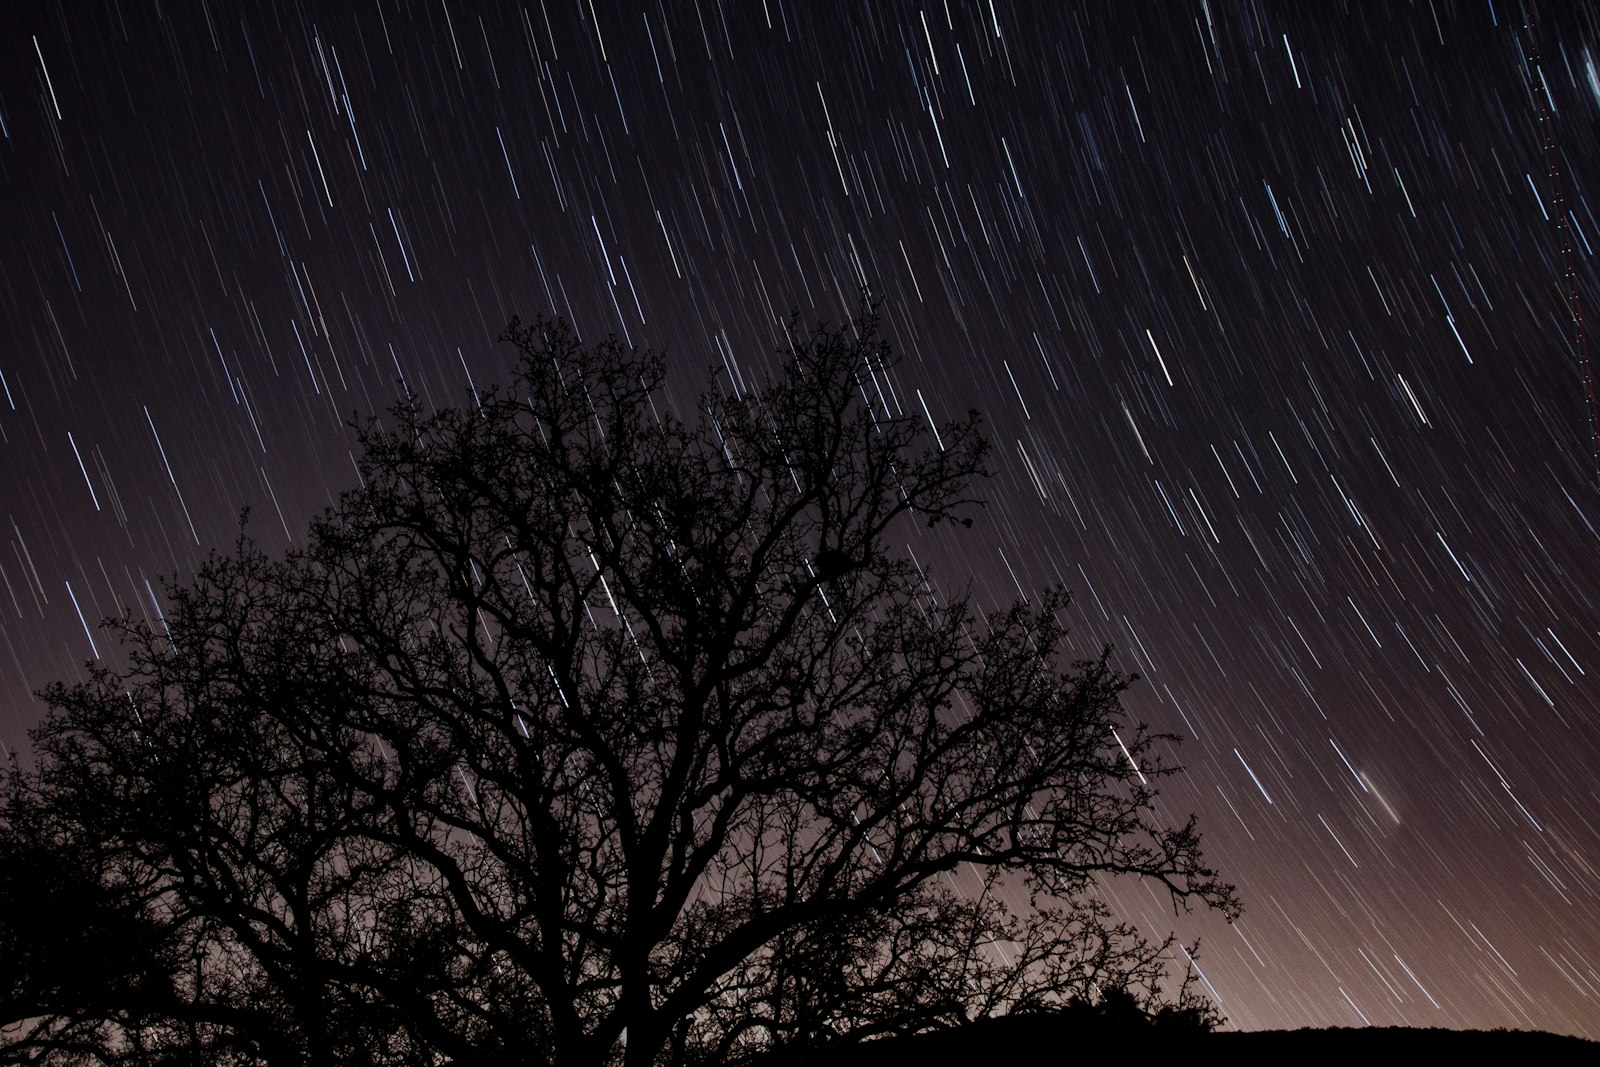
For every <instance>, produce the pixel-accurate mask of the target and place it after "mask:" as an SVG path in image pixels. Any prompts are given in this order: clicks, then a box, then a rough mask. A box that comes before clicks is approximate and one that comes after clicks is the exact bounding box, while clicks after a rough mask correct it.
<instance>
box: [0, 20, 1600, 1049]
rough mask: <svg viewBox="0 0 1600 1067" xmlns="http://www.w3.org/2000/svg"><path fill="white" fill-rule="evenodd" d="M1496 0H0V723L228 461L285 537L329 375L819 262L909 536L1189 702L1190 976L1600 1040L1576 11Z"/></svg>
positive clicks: (736, 354)
mask: <svg viewBox="0 0 1600 1067" xmlns="http://www.w3.org/2000/svg"><path fill="white" fill-rule="evenodd" d="M1537 14H1538V17H1537V21H1536V24H1535V25H1534V26H1533V27H1531V29H1530V27H1529V26H1527V25H1526V24H1525V21H1524V18H1523V17H1522V15H1521V13H1520V12H1519V11H1518V9H1517V8H1516V6H1515V5H1514V4H1510V3H1506V2H1505V0H1494V2H1492V3H1491V2H1489V0H1472V2H1470V3H1462V4H1450V3H1443V2H1439V0H1420V2H1418V3H1414V4H1400V3H1395V4H1377V3H1371V4H1367V3H1362V4H1353V5H1349V6H1341V5H1336V4H1333V3H1327V4H1324V3H1306V4H1297V5H1290V4H1279V3H1242V4H1241V3H1229V2H1226V0H1219V2H1200V3H1180V2H1177V0H1173V2H1171V3H1165V2H1164V3H1152V4H1145V5H1138V4H1133V3H1121V2H1111V3H1107V4H1104V5H1080V4H1073V3H1066V2H1059V3H1058V2H1043V3H1038V4H1016V3H1012V2H1009V0H1005V2H1003V0H993V2H991V0H980V2H978V3H964V2H963V3H958V2H956V0H949V2H948V3H947V2H945V0H928V2H926V3H923V4H921V5H918V4H913V3H888V2H883V3H879V2H867V3H862V4H849V5H846V4H834V3H820V2H811V0H804V2H797V0H720V2H718V0H697V2H696V0H663V2H656V3H647V4H643V5H636V4H632V3H616V2H614V0H592V2H591V0H544V2H543V3H540V2H531V3H528V4H526V5H518V4H515V3H510V2H507V3H493V4H481V5H480V4H472V3H467V2H465V0H427V2H423V0H418V2H415V3H411V2H395V0H360V2H357V0H351V2H349V3H330V4H327V5H326V6H321V5H315V4H296V3H289V2H284V3H279V4H247V5H243V6H241V5H238V4H234V3H229V2H223V0H209V2H204V3H203V2H199V0H196V2H192V3H191V2H183V3H171V4H165V3H163V4H156V3H146V2H142V0H126V2H123V3H121V4H120V5H117V4H101V3H91V2H87V0H71V2H63V3H60V4H55V5H40V4H28V3H7V4H6V5H5V6H4V8H3V10H0V384H3V391H0V512H3V516H0V517H3V520H4V525H3V527H0V540H3V541H4V542H5V544H4V547H3V549H0V577H3V578H4V589H3V591H0V644H3V649H0V739H3V740H4V741H5V743H6V744H7V745H8V746H10V747H13V748H15V747H17V746H19V745H24V744H25V734H26V730H27V728H28V727H29V726H30V725H31V724H32V723H34V722H35V721H37V719H38V717H39V716H40V715H41V714H42V712H43V708H42V706H41V705H40V704H39V703H38V702H37V701H36V700H35V699H34V698H33V697H32V696H31V695H30V694H31V692H32V691H33V690H34V689H36V688H38V687H40V686H41V685H43V684H44V683H45V682H47V681H49V680H51V679H53V678H70V677H74V676H80V675H81V674H82V672H83V669H84V663H85V661H88V660H92V659H94V658H96V657H103V658H104V659H105V661H106V662H108V663H110V664H112V665H116V664H118V663H120V662H122V661H121V660H120V659H119V653H118V652H117V650H116V648H115V646H114V645H113V644H112V643H111V641H110V639H109V638H108V636H107V635H105V634H104V633H103V632H101V631H99V630H98V629H97V628H96V627H95V620H96V619H99V618H102V617H104V616H107V615H110V614H114V613H116V612H119V611H121V610H123V608H124V607H126V608H127V610H130V611H132V612H133V613H135V614H136V615H138V614H141V613H142V614H147V615H153V614H154V612H155V609H156V606H157V603H158V602H159V600H160V592H159V590H160V581H161V578H162V577H163V576H169V575H172V574H174V573H176V574H178V575H180V576H182V575H186V574H189V573H192V570H193V568H194V567H195V565H196V564H197V562H199V561H200V560H202V559H203V558H204V557H205V556H206V554H207V553H209V552H210V551H212V550H213V549H214V548H218V547H225V546H226V545H228V544H229V543H231V541H232V539H233V537H234V536H235V534H236V531H237V521H238V515H239V512H240V509H241V507H243V506H245V505H249V506H250V507H251V508H252V516H251V520H250V529H251V531H252V532H253V534H254V535H255V536H256V537H257V538H258V539H259V540H260V541H261V542H262V543H263V544H264V545H265V546H267V547H268V548H270V549H273V550H277V549H281V548H283V547H286V546H288V545H290V544H291V543H298V540H299V538H300V536H301V533H302V531H303V530H304V528H305V523H306V521H307V520H308V519H309V518H310V517H311V516H312V515H314V514H315V513H316V512H317V511H318V510H319V509H321V508H323V507H325V506H326V505H327V504H329V503H330V502H331V500H332V499H333V497H334V496H335V495H336V494H337V493H338V492H339V491H340V490H342V489H344V488H347V487H349V486H350V485H352V484H353V483H354V481H355V468H354V464H353V459H352V449H353V448H354V444H353V437H352V434H351V432H350V430H349V429H348V428H347V425H346V424H347V423H348V422H349V421H350V420H351V419H353V418H365V417H366V416H368V415H369V414H376V413H381V412H383V411H385V410H386V409H387V408H388V407H389V405H391V404H392V403H394V402H395V401H396V400H397V399H398V398H399V397H401V396H402V395H403V393H404V392H405V391H406V390H408V389H409V390H411V391H413V392H414V393H415V394H417V395H418V396H419V397H420V398H421V400H422V403H423V404H424V405H427V406H433V405H443V404H454V403H462V402H470V395H471V394H470V391H471V389H472V388H474V387H476V388H478V389H482V388H484V387H485V386H486V385H488V384H489V383H492V382H496V381H502V380H504V379H505V378H506V376H507V371H508V368H509V366H510V363H511V360H512V358H513V353H512V352H511V351H510V350H509V349H507V348H506V347H503V346H502V347H497V346H496V345H495V344H494V339H495V338H496V337H497V336H498V335H499V334H500V332H501V331H502V329H503V328H504V327H505V324H506V322H507V320H508V319H509V318H510V317H511V315H513V314H514V313H520V314H522V315H523V316H524V317H531V316H533V315H535V314H539V313H545V314H560V315H562V316H565V317H567V318H568V319H569V321H571V322H572V323H573V324H574V325H575V326H576V327H577V329H578V330H579V331H580V333H581V334H582V336H583V337H584V338H585V339H586V340H597V339H600V338H602V337H604V336H605V335H606V334H608V333H615V334H616V335H618V336H619V337H622V338H623V339H625V340H627V341H630V342H632V343H635V344H639V345H648V346H651V347H655V348H657V349H664V350H665V351H666V352H667V353H668V356H669V364H670V366H671V367H672V368H673V374H674V383H675V386H674V387H675V389H677V390H680V391H681V393H682V396H684V397H688V396H691V395H692V394H693V392H694V390H695V389H697V388H698V387H700V386H701V385H702V384H703V382H704V380H705V374H706V371H707V368H708V367H717V368H721V369H722V373H723V374H724V375H730V374H736V375H745V376H757V377H759V376H760V375H761V374H763V373H768V372H769V371H770V370H771V369H773V368H775V367H776V365H777V359H776V357H775V355H774V353H775V351H776V350H777V348H778V347H779V345H780V343H781V337H782V331H781V329H780V323H781V322H782V320H784V319H785V318H786V317H787V316H788V314H789V312H790V311H792V310H797V311H799V312H800V314H801V315H802V317H803V318H804V319H806V320H807V321H816V320H818V319H822V320H828V321H832V322H838V321H840V320H841V319H842V318H844V317H846V316H847V315H848V314H850V313H851V312H852V310H853V309H854V307H855V305H856V302H857V295H858V292H859V290H860V288H861V286H862V285H863V284H866V285H869V286H870V288H871V291H872V293H873V294H874V296H875V297H877V298H879V299H881V300H882V301H883V315H884V332H885V335H886V336H887V337H888V339H889V340H890V341H891V342H892V343H893V344H894V345H895V347H896V350H897V351H898V352H899V353H900V354H901V355H902V356H903V362H902V364H901V366H900V368H899V372H898V376H897V379H896V381H895V383H894V390H895V393H896V395H897V398H898V402H899V403H900V404H901V405H902V406H903V408H904V410H905V411H907V412H909V413H914V414H920V413H921V412H922V409H923V407H924V406H925V407H926V412H927V414H928V415H930V416H931V417H932V418H933V419H935V420H938V421H941V422H942V421H943V420H945V419H948V418H952V417H956V416H959V415H960V414H962V413H964V412H965V410H966V409H968V408H969V407H976V408H978V409H979V410H980V411H982V412H983V414H984V416H985V419H986V425H987V428H988V431H989V433H990V436H991V439H992V440H993V442H994V444H995V450H994V454H993V467H994V470H995V476H994V477H993V478H992V479H991V480H989V481H988V482H987V483H985V484H984V486H983V494H984V496H985V497H986V498H987V500H988V506H987V507H986V508H985V510H984V511H983V512H982V513H981V514H979V516H978V521H977V523H976V524H975V526H974V528H973V530H972V531H967V532H965V535H964V536H956V535H954V534H951V535H945V534H943V533H941V534H939V535H938V536H932V535H927V534H925V533H923V532H919V531H915V530H911V529H909V528H907V530H906V531H905V533H904V535H903V537H905V538H911V539H912V540H910V541H908V542H907V544H908V546H909V548H910V550H911V551H914V552H916V553H917V555H918V558H919V559H920V560H923V561H924V563H925V564H927V565H928V566H930V567H931V568H932V571H933V574H934V576H935V579H936V581H937V583H938V584H939V586H940V587H941V588H942V589H945V590H958V589H960V588H963V587H964V586H966V585H967V584H968V583H969V582H970V583H972V586H973V589H974V590H975V593H976V596H977V599H978V600H979V602H980V603H981V604H982V605H983V606H985V607H993V608H997V607H1000V606H1003V605H1004V604H1005V603H1008V602H1009V601H1010V600H1011V599H1012V598H1014V597H1015V596H1016V595H1017V594H1018V592H1019V590H1021V591H1029V592H1031V591H1034V590H1037V589H1039V588H1041V587H1043V586H1045V585H1047V584H1050V583H1061V584H1064V585H1066V586H1067V587H1069V588H1071V589H1072V590H1073V591H1074V593H1075V601H1074V603H1073V606H1072V609H1071V611H1072V613H1073V618H1072V620H1071V621H1072V625H1073V627H1074V636H1073V640H1074V650H1075V652H1076V653H1077V654H1082V655H1092V654H1093V653H1094V652H1096V651H1097V650H1098V649H1099V647H1100V646H1101V645H1102V644H1105V643H1111V644H1113V645H1114V646H1115V647H1116V650H1117V654H1116V660H1117V663H1118V664H1119V665H1120V666H1121V667H1122V668H1124V669H1126V670H1129V671H1137V672H1138V673H1139V674H1140V675H1141V676H1142V681H1140V682H1139V683H1138V684H1137V685H1136V686H1135V687H1134V688H1133V689H1132V690H1130V692H1129V694H1128V696H1127V704H1128V707H1129V709H1130V711H1131V712H1132V713H1133V714H1135V715H1137V716H1138V717H1139V718H1142V719H1144V720H1146V721H1148V722H1149V723H1151V724H1152V725H1153V726H1155V727H1157V728H1159V729H1162V730H1165V731H1170V732H1172V733H1175V734H1179V735H1182V736H1183V738H1184V739H1185V742H1184V744H1183V745H1182V746H1181V749H1180V750H1179V751H1180V757H1179V758H1180V759H1181V760H1182V761H1183V762H1184V763H1185V764H1186V765H1187V767H1188V771H1187V773H1186V775H1184V776H1183V777H1182V778H1179V779H1174V780H1172V781H1171V782H1169V783H1168V786H1167V788H1166V790H1165V792H1164V794H1163V799H1162V803H1163V805H1164V807H1165V808H1166V809H1167V810H1169V811H1170V812H1171V813H1173V814H1174V815H1178V814H1181V813H1184V812H1187V811H1196V812H1198V813H1199V814H1200V816H1201V820H1202V823H1201V825H1202V829H1203V830H1204V831H1205V832H1206V834H1207V842H1208V851H1209V855H1210V857H1211V859H1212V860H1213V861H1214V863H1215V865H1216V866H1217V867H1218V868H1219V869H1220V870H1221V871H1222V873H1223V874H1225V875H1226V876H1228V877H1229V878H1230V879H1232V880H1233V881H1235V882H1236V883H1237V884H1238V886H1239V889H1240V892H1241V895H1242V896H1243V899H1244V902H1245V906H1246V913H1245V916H1244V918H1243V920H1242V921H1241V922H1239V923H1238V924H1237V925H1236V926H1234V927H1232V928H1229V927H1226V926H1224V925H1223V924H1222V923H1221V922H1220V921H1214V920H1203V919H1202V920H1200V921H1197V922H1190V923H1186V924H1185V925H1184V926H1183V927H1182V928H1183V929H1184V930H1186V931H1189V932H1191V933H1193V932H1198V933H1200V934H1202V935H1203V936H1204V943H1203V946H1202V953H1201V957H1200V965H1201V967H1202V968H1203V970H1204V974H1205V976H1206V979H1207V980H1208V983H1209V985H1208V988H1209V989H1210V991H1211V992H1212V994H1213V995H1214V996H1215V997H1216V999H1217V1002H1218V1004H1219V1006H1220V1008H1221V1010H1222V1011H1223V1012H1224V1013H1225V1014H1226V1015H1227V1017H1228V1018H1229V1019H1230V1021H1231V1022H1232V1023H1233V1024H1234V1025H1236V1026H1239V1027H1242V1028H1246V1029H1254V1028H1262V1027H1295V1026H1330V1025H1335V1026H1358V1025H1362V1024H1364V1023H1371V1024H1374V1025H1402V1024H1404V1025H1416V1026H1452V1027H1499V1026H1507V1027H1531V1028H1539V1029H1549V1030H1555V1031H1562V1032H1568V1033H1578V1034H1583V1035H1585V1036H1588V1037H1591V1038H1600V921H1597V919H1596V915H1597V909H1600V817H1597V815H1596V812H1597V810H1600V804H1597V784H1596V773H1595V772H1596V768H1597V767H1600V719H1597V714H1600V699H1597V690H1596V682H1597V680H1600V607H1597V603H1600V577H1597V575H1600V536H1597V533H1596V530H1597V528H1600V493H1597V489H1596V477H1595V465H1594V458H1593V450H1594V445H1593V441H1594V435H1593V432H1592V430H1591V427H1590V424H1589V421H1588V413H1587V410H1586V403H1585V389H1584V375H1583V367H1582V357H1583V351H1582V346H1581V344H1580V343H1579V341H1578V339H1577V333H1576V331H1575V330H1574V327H1573V321H1572V317H1571V315H1570V314H1569V311H1568V300H1567V293H1568V283H1567V274H1568V264H1569V263H1570V264H1571V266H1572V268H1573V269H1574V270H1575V271H1576V274H1575V276H1574V284H1575V287H1576V289H1577V291H1578V292H1579V293H1580V294H1584V296H1585V299H1588V300H1589V302H1590V304H1591V305H1592V306H1593V307H1594V308H1595V315H1596V316H1597V317H1600V299H1594V298H1592V297H1590V296H1588V295H1587V294H1591V293H1593V292H1595V284H1594V283H1595V273H1594V269H1593V266H1594V247H1592V246H1600V220H1597V218H1596V215H1595V212H1594V210H1593V209H1592V207H1591V203H1590V200H1589V199H1588V197H1587V195H1586V194H1587V193H1588V192H1589V191H1590V190H1589V187H1588V177H1589V175H1590V174H1591V173H1594V170H1595V165H1596V160H1597V142H1596V136H1595V131H1596V124H1597V122H1600V71H1597V63H1600V27H1597V26H1596V25H1595V24H1593V23H1592V22H1588V21H1586V19H1588V18H1589V16H1587V15H1585V14H1584V13H1582V12H1581V10H1580V9H1579V7H1578V5H1576V4H1574V5H1572V6H1570V7H1568V6H1564V5H1545V6H1543V7H1541V8H1539V9H1538V12H1537ZM1535 40H1537V47H1538V49H1539V51H1540V55H1541V58H1542V64H1541V69H1542V72H1543V76H1544V79H1545V81H1546V82H1547V85H1548V89H1547V91H1546V92H1542V93H1538V94H1536V93H1535V92H1534V91H1533V86H1534V85H1535V84H1536V82H1537V79H1536V78H1535V77H1533V76H1531V74H1530V68H1531V49H1532V48H1533V47H1534V41H1535ZM1546 112H1548V119H1546V118H1545V114H1546ZM1547 131H1548V133H1549V134H1550V137H1551V139H1552V141H1553V144H1554V152H1555V153H1556V158H1557V161H1558V163H1559V168H1558V169H1559V170H1560V172H1561V183H1562V184H1563V185H1564V187H1565V200H1564V201H1563V203H1564V205H1565V208H1566V209H1567V210H1568V211H1569V212H1570V215H1569V218H1570V223H1571V225H1570V228H1569V230H1568V233H1567V235H1566V236H1565V237H1564V235H1563V232H1562V228H1561V227H1560V226H1559V225H1558V221H1557V220H1558V219H1559V217H1560V214H1561V209H1560V208H1557V207H1556V202H1557V201H1556V192H1555V190H1556V183H1555V182H1554V181H1553V180H1552V174H1551V170H1552V168H1551V165H1550V163H1551V156H1550V155H1549V154H1548V153H1547V150H1546V133H1547ZM1568 243H1570V246H1571V252H1570V254H1569V253H1568V252H1567V251H1566V248H1565V246H1566V245H1567V244H1568ZM86 623H87V625H86ZM1114 892H1115V903H1116V905H1117V907H1118V909H1119V911H1120V912H1121V913H1122V914H1123V915H1125V916H1126V917H1128V918H1129V919H1130V920H1132V921H1134V922H1135V923H1137V924H1138V925H1139V926H1141V927H1142V928H1144V929H1145V930H1147V931H1148V932H1150V933H1152V934H1156V935H1159V934H1162V933H1165V931H1166V930H1167V929H1168V928H1170V927H1171V926H1172V925H1173V923H1174V921H1175V920H1174V919H1173V916H1172V913H1171V910H1170V907H1169V905H1168V903H1167V901H1166V898H1165V897H1164V896H1161V895H1157V894H1156V893H1155V892H1151V891H1147V890H1145V889H1142V888H1138V887H1122V888H1121V889H1118V890H1115V891H1114Z"/></svg>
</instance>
